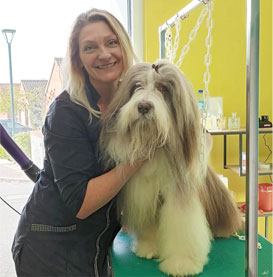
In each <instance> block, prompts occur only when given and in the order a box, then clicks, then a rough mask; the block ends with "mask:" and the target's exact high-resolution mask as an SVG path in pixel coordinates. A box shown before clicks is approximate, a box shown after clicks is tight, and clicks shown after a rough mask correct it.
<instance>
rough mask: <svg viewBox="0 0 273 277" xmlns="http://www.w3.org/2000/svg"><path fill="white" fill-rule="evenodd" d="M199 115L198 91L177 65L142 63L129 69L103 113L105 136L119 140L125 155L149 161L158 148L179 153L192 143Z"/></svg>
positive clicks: (197, 128)
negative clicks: (196, 92) (196, 91)
mask: <svg viewBox="0 0 273 277" xmlns="http://www.w3.org/2000/svg"><path fill="white" fill-rule="evenodd" d="M199 118H200V117H199V112H198V107H197V104H196V99H195V94H194V92H193V90H192V88H191V85H190V83H189V81H188V80H187V79H186V78H185V76H184V75H183V74H182V72H181V71H180V70H179V69H178V68H177V67H176V66H174V65H172V64H170V63H169V62H166V61H159V62H157V63H156V66H152V65H151V64H149V63H139V64H137V65H135V66H133V67H131V68H130V69H129V70H128V72H127V74H126V75H125V77H124V79H123V81H122V82H121V84H120V87H119V89H118V91H117V93H116V95H115V97H114V99H113V100H112V102H111V104H110V106H109V107H108V110H107V112H106V114H105V115H104V118H103V130H102V140H105V137H109V139H110V137H111V144H112V145H114V144H115V140H116V143H120V147H121V148H122V149H123V150H124V152H127V154H126V155H125V156H126V157H125V156H124V159H129V160H135V159H151V158H152V157H153V155H154V153H155V151H156V149H157V148H158V147H162V146H166V147H168V150H169V151H173V152H176V151H178V152H179V151H181V150H179V147H180V148H181V149H183V147H182V144H184V143H185V144H188V141H189V140H193V141H194V140H195V139H196V138H195V137H196V136H197V133H199V131H200V130H199ZM107 133H108V135H106V134H107ZM118 141H119V142H118ZM107 143H108V142H107ZM190 146H191V145H190V144H188V145H187V147H185V149H184V150H183V151H184V154H187V153H188V152H189V151H191V150H189V147H190ZM108 151H109V147H108ZM115 151H116V150H113V151H112V152H113V153H110V155H111V156H115V154H114V152H115ZM110 152H111V150H110ZM132 157H133V158H132Z"/></svg>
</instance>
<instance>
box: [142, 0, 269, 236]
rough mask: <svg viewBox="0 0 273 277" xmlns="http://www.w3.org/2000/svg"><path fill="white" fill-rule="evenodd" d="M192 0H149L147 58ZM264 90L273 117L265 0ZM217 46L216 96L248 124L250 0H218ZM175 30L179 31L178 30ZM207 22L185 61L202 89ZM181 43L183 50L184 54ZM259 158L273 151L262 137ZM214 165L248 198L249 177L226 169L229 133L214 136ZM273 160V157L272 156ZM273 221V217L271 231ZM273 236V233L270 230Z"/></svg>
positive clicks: (234, 149) (234, 151)
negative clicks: (167, 24) (168, 23)
mask: <svg viewBox="0 0 273 277" xmlns="http://www.w3.org/2000/svg"><path fill="white" fill-rule="evenodd" d="M189 2H190V0H168V1H166V0H156V1H155V0H143V12H144V14H143V18H144V60H145V61H148V62H154V61H155V60H156V59H158V58H159V34H158V27H159V26H161V25H162V24H163V23H164V22H165V21H166V20H168V19H169V18H170V17H172V16H173V15H174V14H175V13H176V12H177V11H179V10H181V9H182V8H183V7H185V5H187V4H188V3H189ZM202 8H203V7H202V6H201V7H199V8H198V9H197V10H196V11H194V12H193V13H191V14H190V17H189V18H188V19H185V20H183V22H182V27H181V32H180V46H181V45H184V44H185V43H186V42H187V41H188V37H189V33H190V31H191V30H192V29H193V27H194V25H195V24H196V21H197V18H198V16H199V14H200V12H201V9H202ZM260 8H261V20H260V92H259V115H269V118H270V120H271V121H272V0H262V1H260ZM213 21H214V25H213V29H212V36H213V46H212V48H211V55H212V64H211V66H210V72H211V82H210V84H209V91H210V96H212V97H214V96H222V97H223V102H224V103H223V110H224V116H226V117H230V116H231V113H232V112H237V115H238V116H239V117H240V119H241V126H245V124H246V1H238V0H228V1H221V0H215V1H214V11H213ZM173 34H175V32H174V30H173ZM206 35H207V29H206V24H205V22H203V24H202V26H201V27H200V29H199V31H198V34H197V37H196V39H195V40H194V41H192V43H191V46H190V51H189V53H188V54H187V56H186V57H185V59H184V62H183V64H182V67H181V69H182V71H183V72H184V73H185V74H186V75H187V77H188V78H189V79H190V81H191V82H192V85H193V87H194V89H195V91H197V90H198V89H204V84H203V75H204V71H205V65H204V56H205V53H206V48H205V37H206ZM180 51H181V47H180V48H179V49H178V55H179V54H180ZM259 139H260V142H259V152H260V153H259V157H260V160H262V161H263V160H265V158H266V157H267V155H268V153H269V152H268V150H267V149H266V147H265V146H264V142H263V138H262V136H261V135H260V136H259ZM266 141H267V143H268V144H269V145H270V147H271V149H272V136H271V135H266ZM213 143H214V146H213V150H212V152H211V163H212V165H213V166H214V168H215V169H216V171H217V172H218V173H219V174H223V175H224V176H226V177H228V179H229V188H230V189H231V190H232V191H234V192H235V197H236V200H237V201H245V178H244V177H239V176H237V175H236V174H235V173H234V172H232V171H230V170H226V169H225V170H224V169H223V137H222V136H214V137H213ZM228 145H229V148H228V163H229V164H238V147H239V146H238V137H236V136H230V137H229V139H228ZM271 158H272V157H271ZM261 182H271V180H270V177H269V176H260V177H259V183H261ZM263 226H264V224H259V231H260V232H261V233H262V232H263ZM271 229H272V219H270V230H271ZM270 239H271V240H272V232H270Z"/></svg>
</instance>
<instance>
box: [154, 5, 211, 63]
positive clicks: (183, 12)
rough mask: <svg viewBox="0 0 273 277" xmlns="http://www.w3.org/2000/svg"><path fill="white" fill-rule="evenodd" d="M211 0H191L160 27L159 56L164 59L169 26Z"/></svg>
mask: <svg viewBox="0 0 273 277" xmlns="http://www.w3.org/2000/svg"><path fill="white" fill-rule="evenodd" d="M208 2H209V0H193V1H191V2H190V3H189V4H188V5H187V6H185V7H184V8H183V9H181V10H180V11H179V12H178V13H177V14H176V15H174V16H173V17H171V18H170V19H168V20H167V21H166V22H165V23H164V24H163V25H161V26H160V27H159V28H158V32H159V57H160V58H161V59H164V57H165V33H166V29H167V28H168V27H169V26H172V25H173V24H174V22H175V20H176V19H177V17H180V18H182V19H183V18H186V17H188V16H189V14H190V13H191V12H192V11H194V10H195V9H197V8H198V7H200V6H201V5H203V4H207V3H208Z"/></svg>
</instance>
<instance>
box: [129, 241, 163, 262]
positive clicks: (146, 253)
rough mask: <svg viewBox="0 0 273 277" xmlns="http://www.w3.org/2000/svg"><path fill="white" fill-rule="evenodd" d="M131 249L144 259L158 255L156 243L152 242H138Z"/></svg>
mask: <svg viewBox="0 0 273 277" xmlns="http://www.w3.org/2000/svg"><path fill="white" fill-rule="evenodd" d="M133 251H134V252H135V254H136V256H138V257H140V258H145V259H152V258H155V257H158V254H157V250H156V245H155V243H153V242H147V241H145V242H138V243H135V244H134V246H133Z"/></svg>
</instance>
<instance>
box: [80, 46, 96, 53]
mask: <svg viewBox="0 0 273 277" xmlns="http://www.w3.org/2000/svg"><path fill="white" fill-rule="evenodd" d="M95 49H96V47H95V45H86V46H85V47H84V48H83V50H84V52H93V51H95Z"/></svg>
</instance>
